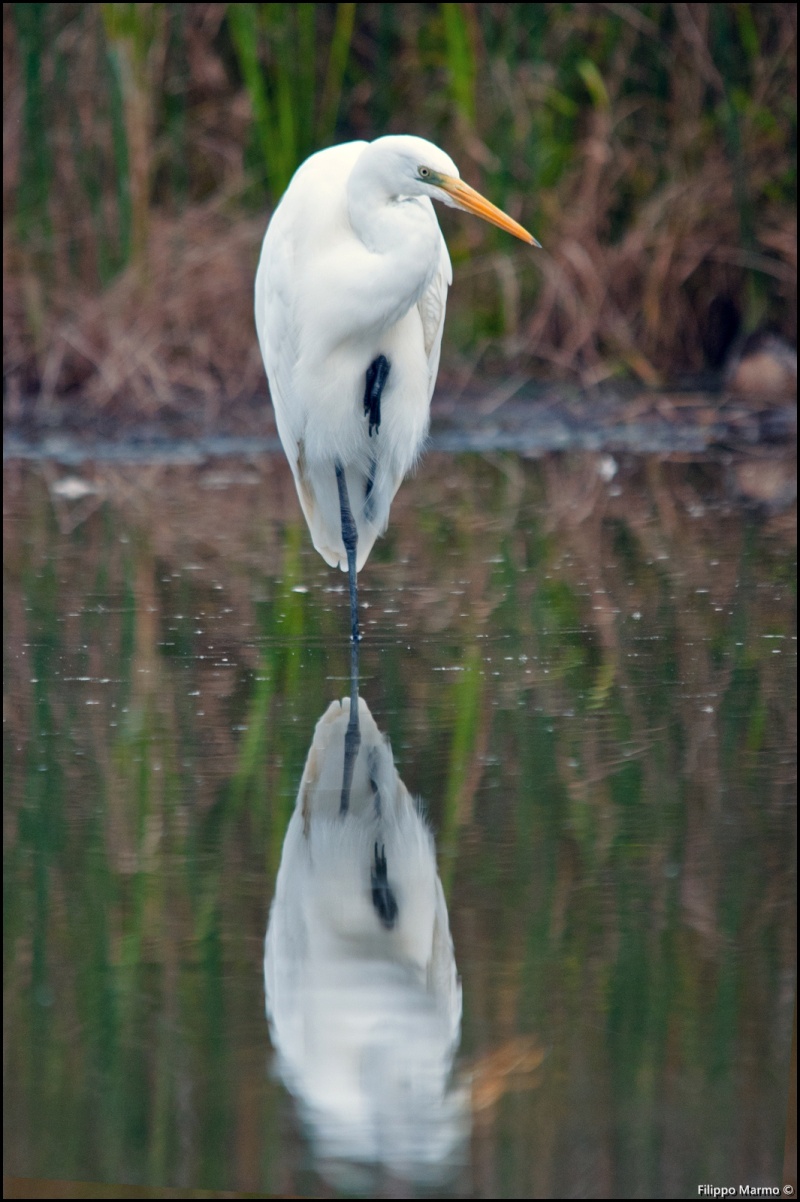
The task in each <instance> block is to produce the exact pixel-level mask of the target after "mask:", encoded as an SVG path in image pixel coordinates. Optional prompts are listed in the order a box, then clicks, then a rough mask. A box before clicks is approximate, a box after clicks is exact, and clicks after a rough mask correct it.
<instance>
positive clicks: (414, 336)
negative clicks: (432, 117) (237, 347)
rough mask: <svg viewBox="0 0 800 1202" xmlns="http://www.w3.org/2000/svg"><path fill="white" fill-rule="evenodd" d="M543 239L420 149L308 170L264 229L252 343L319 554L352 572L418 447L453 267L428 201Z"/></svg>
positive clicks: (343, 154) (388, 150)
mask: <svg viewBox="0 0 800 1202" xmlns="http://www.w3.org/2000/svg"><path fill="white" fill-rule="evenodd" d="M432 199H435V200H440V201H442V202H443V203H444V204H447V205H451V206H453V207H456V208H462V209H466V210H467V211H469V212H473V213H476V214H478V215H479V216H481V217H484V218H485V219H486V220H488V221H491V222H493V223H494V224H495V225H498V226H500V227H501V228H503V229H506V230H508V231H509V232H510V233H512V234H514V235H515V236H516V237H519V238H521V239H523V240H524V241H527V242H530V243H533V244H535V245H538V243H536V241H535V239H534V238H533V237H532V236H531V235H530V234H529V233H528V232H527V231H526V230H524V229H523V228H522V226H520V225H518V224H517V223H516V222H515V221H513V220H512V219H511V218H510V217H508V216H506V214H504V213H502V212H501V211H500V210H499V209H497V208H495V207H494V205H492V204H490V202H489V201H487V200H485V199H484V198H483V197H482V196H481V195H480V194H479V193H477V192H475V191H474V190H473V189H472V188H470V187H469V186H468V185H466V184H464V183H462V181H461V180H460V179H459V176H458V169H457V167H456V165H455V163H453V161H452V159H450V158H449V156H448V155H446V154H445V153H444V151H442V150H440V149H439V148H438V147H436V146H434V145H433V144H432V143H430V142H426V141H425V140H424V139H422V138H416V137H410V136H406V135H403V136H391V137H384V138H378V139H377V140H376V141H374V142H349V143H346V144H344V145H341V146H333V147H331V148H330V149H328V150H322V151H319V153H317V154H314V155H312V156H311V157H310V158H309V159H307V160H306V162H305V163H303V165H302V166H301V167H300V168H299V169H298V171H297V172H296V173H295V175H294V177H293V178H292V181H291V183H290V184H289V187H288V188H287V190H286V192H285V193H284V196H283V198H282V200H281V202H280V204H279V205H278V207H277V209H276V210H275V213H274V214H273V217H272V220H271V221H270V223H269V227H268V229H267V232H266V235H265V237H264V245H263V247H262V251H261V260H260V262H259V265H258V272H257V275H256V289H255V312H256V328H257V331H258V338H259V342H260V345H261V353H262V355H263V358H264V365H265V367H266V371H267V377H268V379H269V386H270V393H271V395H272V402H273V405H274V407H275V417H276V421H277V425H278V433H279V435H280V438H281V442H282V444H283V448H284V450H285V452H286V455H287V457H288V459H289V463H290V465H291V468H292V472H293V474H294V478H295V483H296V485H297V492H298V495H299V498H300V503H301V505H302V507H303V512H304V514H305V516H306V521H307V522H308V526H309V530H310V531H311V537H312V539H313V542H314V546H315V547H316V549H317V550H318V551H319V553H320V555H322V557H323V559H325V561H326V562H327V563H329V564H330V565H331V566H333V567H337V566H338V567H340V568H342V570H349V572H350V597H351V607H352V621H353V637H354V639H357V638H358V629H357V610H356V604H357V602H356V592H355V589H356V579H355V577H356V572H358V571H360V570H361V568H362V567H363V565H364V563H365V562H366V559H367V556H368V555H369V552H370V550H371V549H372V546H373V544H374V542H375V539H376V538H377V537H378V535H379V534H382V533H383V531H384V530H385V529H386V526H387V523H388V520H389V508H390V506H391V503H392V500H393V498H394V495H395V493H396V492H397V489H398V488H399V486H400V482H401V480H402V479H403V477H404V476H405V474H406V473H407V472H408V471H409V469H410V468H411V467H412V466H413V464H414V461H415V459H416V457H417V455H418V454H419V451H420V448H421V446H422V443H423V441H424V438H425V435H426V432H427V429H428V420H429V411H430V400H431V395H432V393H433V388H434V384H435V382H436V373H437V371H438V367H439V352H440V348H441V344H442V330H443V327H444V313H445V303H446V299H447V287H448V285H449V284H450V282H451V280H452V270H451V267H450V258H449V255H448V253H447V247H446V246H445V242H444V238H443V237H442V233H441V230H440V229H439V223H438V222H437V220H436V216H435V213H434V210H433V205H432V204H431V200H432Z"/></svg>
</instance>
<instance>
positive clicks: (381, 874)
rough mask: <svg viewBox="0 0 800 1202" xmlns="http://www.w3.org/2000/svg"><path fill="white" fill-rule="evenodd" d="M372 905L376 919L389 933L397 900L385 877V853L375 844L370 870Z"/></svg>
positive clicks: (394, 916) (393, 922) (392, 924)
mask: <svg viewBox="0 0 800 1202" xmlns="http://www.w3.org/2000/svg"><path fill="white" fill-rule="evenodd" d="M372 904H373V906H374V907H375V910H376V911H377V914H378V917H379V918H380V920H381V923H382V924H383V926H385V927H386V930H387V931H390V930H391V929H392V927H393V926H394V924H395V920H396V918H397V899H396V898H395V895H394V894H393V893H392V889H391V886H390V884H389V878H388V877H387V875H386V852H385V850H384V849H383V847H381V849H380V851H378V844H377V843H376V844H375V863H374V865H373V868H372Z"/></svg>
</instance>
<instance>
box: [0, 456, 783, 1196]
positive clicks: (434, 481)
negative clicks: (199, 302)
mask: <svg viewBox="0 0 800 1202" xmlns="http://www.w3.org/2000/svg"><path fill="white" fill-rule="evenodd" d="M753 462H755V468H753ZM773 467H774V465H768V464H767V465H765V466H764V469H763V470H764V471H769V470H773ZM760 470H761V465H760V464H759V463H758V461H751V462H750V463H738V464H737V463H736V462H734V461H726V462H722V461H719V462H715V461H713V460H710V459H709V460H702V459H697V460H692V459H691V458H689V460H688V461H685V462H683V461H680V460H679V459H673V460H669V459H666V460H665V459H657V458H647V457H638V458H637V457H635V456H632V455H631V456H622V457H618V458H617V459H616V460H615V459H612V458H611V457H610V456H607V455H595V454H574V455H560V456H553V455H551V456H545V457H543V458H540V459H537V460H524V459H521V458H518V457H516V456H514V455H511V454H503V455H500V454H498V455H494V456H493V455H488V456H481V457H479V456H472V455H464V456H462V457H453V456H448V455H443V454H430V455H428V456H427V457H426V458H425V460H424V462H423V464H422V467H421V469H420V472H419V474H418V476H417V478H416V479H415V480H413V481H409V482H407V483H406V484H405V485H404V486H403V488H402V489H401V492H400V494H399V496H398V499H397V502H396V504H395V506H394V510H393V521H392V525H391V527H390V530H389V533H388V536H387V537H386V538H385V539H383V540H382V541H381V542H380V543H379V544H378V546H377V547H376V550H375V552H374V553H373V555H372V557H371V559H370V561H369V563H368V565H367V567H366V569H365V570H364V572H363V573H362V577H361V599H362V602H363V606H364V609H363V613H362V621H363V630H364V634H365V639H364V643H363V646H362V651H361V673H360V695H361V699H362V702H361V707H360V713H361V718H360V733H361V745H360V748H359V750H358V755H357V758H356V759H355V761H354V767H353V779H352V785H351V788H350V791H349V796H348V808H347V813H346V814H343V813H341V812H340V810H341V792H342V778H343V763H344V746H345V733H346V727H347V715H348V703H347V702H346V701H345V703H344V704H343V705H340V704H338V703H340V702H341V700H342V699H343V698H347V697H348V694H349V690H350V682H349V667H350V659H349V646H348V642H347V633H348V619H347V593H346V589H345V587H344V584H345V578H344V577H343V576H342V575H341V574H339V573H335V572H334V571H333V570H331V569H328V568H327V567H326V566H325V564H324V563H323V562H322V560H321V559H320V558H319V557H318V556H317V555H316V553H315V552H314V550H313V548H312V547H311V544H310V540H309V538H308V535H307V533H306V530H305V526H304V524H303V522H302V518H301V517H300V514H299V507H298V505H297V502H296V499H295V494H294V487H293V484H292V481H291V476H290V474H289V471H288V469H287V467H286V465H285V463H284V461H283V459H282V458H281V457H278V456H269V455H265V456H261V457H254V458H252V459H250V460H247V459H244V458H236V459H234V458H230V459H227V460H226V459H217V460H209V461H207V462H206V463H204V464H200V465H186V464H184V465H172V466H170V465H169V464H159V465H149V466H148V465H147V464H137V465H135V466H133V465H128V466H126V465H125V464H123V463H115V464H104V465H101V464H95V465H91V464H89V465H83V466H81V467H78V468H75V467H71V468H66V467H59V466H57V465H56V464H55V463H50V464H36V463H22V462H19V461H12V462H10V463H8V464H7V465H6V473H5V484H4V491H5V548H6V556H5V591H4V619H5V651H4V656H5V658H4V669H5V686H4V687H5V692H4V718H5V726H4V730H5V734H4V739H5V742H4V787H5V799H6V801H5V818H4V857H5V877H4V879H5V919H4V921H5V980H4V991H5V992H4V1057H5V1075H4V1128H5V1149H6V1151H5V1172H6V1173H7V1174H11V1175H20V1176H27V1177H48V1178H69V1179H75V1180H85V1181H104V1182H117V1183H123V1182H127V1183H135V1184H149V1185H154V1186H162V1185H165V1186H166V1185H168V1186H182V1187H193V1188H201V1189H210V1190H221V1189H225V1190H239V1191H251V1192H254V1193H256V1192H260V1193H272V1194H282V1195H287V1194H291V1195H306V1196H309V1195H310V1196H323V1197H332V1196H336V1194H337V1192H338V1191H341V1192H343V1193H361V1194H364V1195H366V1196H370V1195H372V1194H373V1193H375V1194H376V1195H377V1196H385V1197H402V1196H408V1195H409V1194H411V1195H424V1196H431V1195H441V1196H453V1197H484V1198H493V1197H509V1198H511V1197H518V1198H531V1197H534V1198H535V1197H610V1196H611V1197H613V1196H620V1197H648V1196H652V1197H670V1198H680V1197H686V1198H689V1197H692V1198H694V1197H697V1186H698V1184H699V1183H701V1182H707V1183H712V1184H719V1185H723V1184H732V1183H737V1184H738V1183H742V1182H744V1183H751V1184H760V1185H773V1186H774V1185H779V1184H781V1180H780V1175H781V1166H782V1158H783V1141H784V1130H785V1118H786V1105H787V1086H788V1066H789V1048H790V1043H791V1023H792V1008H793V1003H794V991H795V967H796V966H795V929H796V928H795V909H794V895H795V850H796V825H795V821H796V820H795V802H794V794H795V783H796V735H795V731H796V717H797V715H796V692H795V689H796V640H795V625H794V622H795V598H796V593H795V583H794V581H795V565H796V518H795V511H794V509H793V508H792V509H786V508H782V507H781V506H779V505H778V506H773V507H772V508H771V509H769V510H767V509H765V508H763V507H762V508H761V509H760V510H757V509H755V508H753V507H750V506H748V504H746V503H745V501H744V500H743V494H747V493H748V479H752V478H753V477H752V473H753V472H755V473H756V475H758V473H759V471H760ZM748 472H750V473H751V476H750V477H748ZM751 492H752V490H751ZM301 782H302V787H301ZM273 899H276V900H275V902H274V905H273ZM270 916H271V917H270ZM268 924H269V935H268V937H267V956H266V1002H265V955H264V951H265V936H267V929H268Z"/></svg>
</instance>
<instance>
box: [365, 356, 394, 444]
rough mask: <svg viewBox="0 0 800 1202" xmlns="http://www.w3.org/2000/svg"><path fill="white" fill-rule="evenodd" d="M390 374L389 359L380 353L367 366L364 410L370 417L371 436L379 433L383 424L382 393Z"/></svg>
mask: <svg viewBox="0 0 800 1202" xmlns="http://www.w3.org/2000/svg"><path fill="white" fill-rule="evenodd" d="M388 375H389V360H388V359H387V358H386V356H385V355H378V357H377V359H373V361H372V362H371V363H370V365H369V367H368V368H367V386H366V388H365V389H364V412H365V413H366V415H367V417H368V418H369V436H370V438H372V431H373V429H374V430H375V433H376V434H377V433H378V430H379V429H380V425H381V393H382V392H383V389H384V385H385V384H386V380H387V378H388Z"/></svg>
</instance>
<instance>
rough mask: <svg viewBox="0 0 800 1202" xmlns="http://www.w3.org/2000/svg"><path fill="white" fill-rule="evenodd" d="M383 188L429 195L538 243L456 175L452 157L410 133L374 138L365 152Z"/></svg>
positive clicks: (392, 191)
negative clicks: (379, 176)
mask: <svg viewBox="0 0 800 1202" xmlns="http://www.w3.org/2000/svg"><path fill="white" fill-rule="evenodd" d="M365 153H367V154H369V155H370V158H371V159H372V161H373V162H374V165H375V169H376V171H379V172H380V174H381V176H382V178H383V182H384V183H385V185H386V188H387V191H389V192H390V194H393V195H395V196H429V197H430V198H431V200H438V201H440V202H441V203H442V204H446V205H449V206H450V207H451V208H454V209H463V210H464V212H466V213H474V214H475V215H476V216H477V217H482V218H483V219H484V221H490V222H491V223H492V225H497V226H499V227H500V229H503V230H506V231H507V233H509V234H513V235H514V237H515V238H520V239H521V240H522V241H523V242H528V243H530V244H531V245H532V246H539V243H538V242H537V241H536V239H535V238H534V237H533V235H532V234H529V233H528V231H527V230H526V229H524V228H523V227H522V226H521V225H520V224H519V223H518V222H516V221H514V219H513V218H512V217H509V216H508V214H507V213H504V212H503V211H502V209H498V208H497V207H496V205H493V204H492V203H491V201H489V200H487V199H486V197H485V196H481V194H480V192H476V191H475V189H474V188H471V187H470V186H469V184H465V183H464V181H463V180H462V179H461V178H460V177H459V174H458V167H456V165H455V163H454V162H453V160H452V159H451V158H450V156H449V155H448V154H445V152H444V151H443V150H440V149H439V147H438V146H434V144H433V142H428V141H426V140H425V138H415V137H413V136H412V135H410V134H399V135H389V136H387V137H384V138H376V139H375V141H374V142H371V143H370V144H369V146H368V147H367V150H366V152H365Z"/></svg>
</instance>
